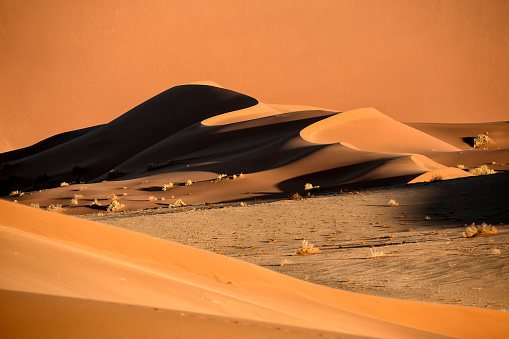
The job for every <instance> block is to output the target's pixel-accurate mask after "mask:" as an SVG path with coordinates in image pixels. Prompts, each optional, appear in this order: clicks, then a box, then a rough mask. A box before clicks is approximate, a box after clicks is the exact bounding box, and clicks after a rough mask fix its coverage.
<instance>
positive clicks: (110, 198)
mask: <svg viewBox="0 0 509 339" xmlns="http://www.w3.org/2000/svg"><path fill="white" fill-rule="evenodd" d="M108 200H112V201H114V200H118V197H117V195H116V194H110V196H109V197H108Z"/></svg>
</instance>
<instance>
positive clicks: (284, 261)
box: [280, 259, 294, 266]
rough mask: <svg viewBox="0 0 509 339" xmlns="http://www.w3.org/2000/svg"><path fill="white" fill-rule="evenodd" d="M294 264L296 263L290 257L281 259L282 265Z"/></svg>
mask: <svg viewBox="0 0 509 339" xmlns="http://www.w3.org/2000/svg"><path fill="white" fill-rule="evenodd" d="M292 264H294V262H293V261H291V260H288V259H283V261H281V264H280V266H285V265H292Z"/></svg>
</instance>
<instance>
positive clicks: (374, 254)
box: [369, 248, 385, 259]
mask: <svg viewBox="0 0 509 339" xmlns="http://www.w3.org/2000/svg"><path fill="white" fill-rule="evenodd" d="M384 255H385V253H384V251H382V250H377V249H373V248H371V249H370V250H369V259H374V258H379V257H383V256H384Z"/></svg>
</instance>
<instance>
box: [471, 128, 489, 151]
mask: <svg viewBox="0 0 509 339" xmlns="http://www.w3.org/2000/svg"><path fill="white" fill-rule="evenodd" d="M490 142H491V139H490V137H489V136H488V132H486V133H484V134H483V133H481V134H479V135H478V136H476V137H475V138H474V148H481V147H482V146H485V145H487V144H489V143H490Z"/></svg>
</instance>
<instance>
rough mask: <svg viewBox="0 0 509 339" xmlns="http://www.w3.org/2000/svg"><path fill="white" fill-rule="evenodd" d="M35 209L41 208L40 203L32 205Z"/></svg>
mask: <svg viewBox="0 0 509 339" xmlns="http://www.w3.org/2000/svg"><path fill="white" fill-rule="evenodd" d="M30 206H32V207H33V208H41V207H40V206H39V204H38V203H34V204H30Z"/></svg>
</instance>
